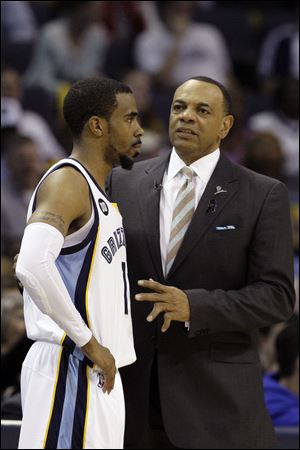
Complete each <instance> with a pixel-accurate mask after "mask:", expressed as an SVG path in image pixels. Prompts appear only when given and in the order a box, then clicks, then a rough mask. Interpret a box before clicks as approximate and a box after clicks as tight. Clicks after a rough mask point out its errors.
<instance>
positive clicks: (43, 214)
mask: <svg viewBox="0 0 300 450" xmlns="http://www.w3.org/2000/svg"><path fill="white" fill-rule="evenodd" d="M36 219H38V220H39V221H40V222H46V223H48V224H49V225H53V226H54V227H55V228H57V229H58V230H59V231H60V232H61V233H62V234H63V235H65V233H66V231H67V226H66V223H65V221H64V219H63V218H62V217H61V216H59V215H57V214H54V213H52V212H50V211H38V212H37V213H36V214H35V221H36ZM29 222H30V221H29Z"/></svg>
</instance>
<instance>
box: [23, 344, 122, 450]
mask: <svg viewBox="0 0 300 450" xmlns="http://www.w3.org/2000/svg"><path fill="white" fill-rule="evenodd" d="M98 383H99V376H98V374H97V373H96V372H95V371H93V370H92V369H91V368H90V367H88V366H87V365H86V364H84V363H82V362H81V361H79V359H78V358H76V357H74V356H73V355H72V354H70V353H69V352H67V351H66V349H64V348H63V347H61V346H60V345H56V344H52V343H47V342H35V343H34V344H33V345H32V347H31V348H30V350H29V352H28V354H27V356H26V358H25V360H24V362H23V366H22V372H21V397H22V410H23V420H22V426H21V433H20V440H19V447H18V448H25V449H26V448H27V449H28V448H50V449H58V448H61V449H83V448H91V449H93V448H97V449H102V448H107V449H110V448H115V449H118V448H123V438H124V426H125V405H124V395H123V388H122V382H121V378H120V375H119V373H118V372H117V374H116V378H115V385H114V389H113V390H112V391H111V393H110V394H109V395H108V394H104V393H103V391H102V389H101V388H100V387H99V386H98Z"/></svg>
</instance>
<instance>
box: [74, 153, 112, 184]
mask: <svg viewBox="0 0 300 450" xmlns="http://www.w3.org/2000/svg"><path fill="white" fill-rule="evenodd" d="M70 156H71V157H72V158H74V159H76V160H77V161H79V162H81V164H83V166H84V167H85V168H86V169H87V170H88V171H89V172H90V173H91V174H92V175H93V177H94V178H95V180H96V181H97V183H98V184H99V186H100V187H101V188H102V189H103V190H104V189H105V180H106V178H107V176H108V175H109V173H110V172H111V170H112V166H111V164H109V163H108V162H107V161H105V160H104V157H103V154H102V153H100V152H89V151H86V150H82V149H81V148H80V147H79V146H74V148H73V150H72V153H71V155H70Z"/></svg>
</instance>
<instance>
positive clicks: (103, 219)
mask: <svg viewBox="0 0 300 450" xmlns="http://www.w3.org/2000/svg"><path fill="white" fill-rule="evenodd" d="M64 117H65V120H66V123H67V124H68V126H69V128H70V130H71V133H72V136H73V141H74V146H73V150H72V153H71V156H70V157H69V158H66V159H63V160H61V161H59V162H58V163H56V164H55V165H54V166H52V168H50V169H49V171H48V172H47V173H46V174H45V175H44V177H43V178H42V179H41V181H40V183H39V184H38V186H37V188H36V190H35V192H34V194H33V196H32V199H31V201H30V205H29V209H28V223H27V227H26V229H25V232H24V236H23V240H22V245H21V250H20V254H19V258H18V261H17V266H16V274H17V276H18V278H19V279H20V280H21V282H22V284H23V286H24V288H25V289H24V315H25V323H26V330H27V335H28V337H29V338H31V339H33V340H34V341H35V343H34V344H33V345H32V347H31V348H30V350H29V352H28V354H27V356H26V358H25V360H24V362H23V366H22V373H21V394H22V409H23V421H22V427H21V433H20V441H19V448H51V449H56V448H65V449H70V448H89V449H92V448H122V447H123V433H124V422H125V408H124V399H123V390H122V384H121V379H120V376H119V373H118V369H119V368H120V367H122V366H125V365H128V364H131V363H133V362H134V361H135V359H136V356H135V351H134V346H133V336H132V324H131V314H130V302H129V285H128V279H127V264H126V243H125V238H124V231H123V226H122V218H121V215H120V213H119V211H118V208H117V206H116V204H113V203H111V202H110V200H109V198H108V197H107V196H106V194H105V192H104V184H105V179H106V177H107V175H108V173H109V172H110V171H111V169H112V167H113V165H115V164H117V163H121V165H122V167H124V168H128V169H129V168H131V166H132V164H133V161H132V158H134V157H135V156H136V155H137V154H138V153H139V151H140V147H141V136H142V135H143V130H142V128H141V127H140V125H139V123H138V121H137V108H136V103H135V99H134V97H133V95H132V91H131V90H130V89H129V88H128V87H127V86H126V85H124V84H122V83H120V82H118V81H115V80H110V79H105V78H91V79H87V80H83V81H79V82H77V83H75V84H74V85H73V86H72V87H71V89H70V90H69V92H68V94H67V96H66V98H65V101H64ZM105 393H107V394H109V395H105Z"/></svg>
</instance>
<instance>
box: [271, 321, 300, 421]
mask: <svg viewBox="0 0 300 450" xmlns="http://www.w3.org/2000/svg"><path fill="white" fill-rule="evenodd" d="M298 320H299V318H298V316H293V318H292V319H291V320H290V321H289V322H288V323H287V324H286V326H285V327H284V328H283V330H282V331H281V332H280V333H279V334H278V336H277V338H276V342H275V347H276V354H277V361H278V367H279V369H278V371H277V372H275V373H273V374H265V376H264V391H265V402H266V405H267V408H268V410H269V413H270V416H271V419H272V422H273V425H274V426H299V322H298Z"/></svg>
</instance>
